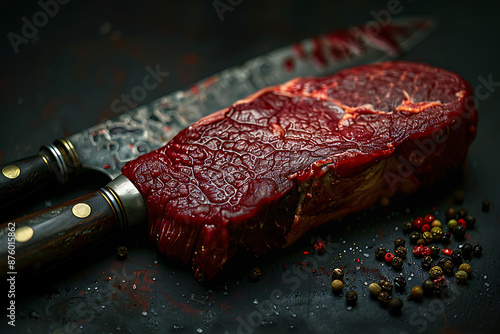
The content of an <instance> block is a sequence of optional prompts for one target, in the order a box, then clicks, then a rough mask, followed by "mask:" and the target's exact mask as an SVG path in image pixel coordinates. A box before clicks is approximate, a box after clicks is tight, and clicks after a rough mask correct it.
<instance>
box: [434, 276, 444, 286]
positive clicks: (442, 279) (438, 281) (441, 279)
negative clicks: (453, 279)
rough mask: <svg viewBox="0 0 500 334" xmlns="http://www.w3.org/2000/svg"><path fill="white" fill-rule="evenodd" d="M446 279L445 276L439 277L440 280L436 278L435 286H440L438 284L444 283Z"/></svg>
mask: <svg viewBox="0 0 500 334" xmlns="http://www.w3.org/2000/svg"><path fill="white" fill-rule="evenodd" d="M445 280H446V279H445V278H444V276H443V275H441V276H439V277H438V278H436V279H435V280H433V282H434V284H438V283H441V282H444V281H445Z"/></svg>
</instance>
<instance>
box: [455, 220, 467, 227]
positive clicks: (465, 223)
mask: <svg viewBox="0 0 500 334" xmlns="http://www.w3.org/2000/svg"><path fill="white" fill-rule="evenodd" d="M457 224H459V225H462V226H463V227H465V228H467V226H466V225H467V222H466V221H465V219H462V218H459V219H457Z"/></svg>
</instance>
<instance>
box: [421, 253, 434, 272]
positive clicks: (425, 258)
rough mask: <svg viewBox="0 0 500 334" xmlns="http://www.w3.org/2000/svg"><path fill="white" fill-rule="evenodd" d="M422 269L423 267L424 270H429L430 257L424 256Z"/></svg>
mask: <svg viewBox="0 0 500 334" xmlns="http://www.w3.org/2000/svg"><path fill="white" fill-rule="evenodd" d="M422 267H423V268H424V269H427V270H429V269H430V268H431V267H432V257H430V256H425V257H424V258H423V259H422Z"/></svg>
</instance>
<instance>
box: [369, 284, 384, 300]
mask: <svg viewBox="0 0 500 334" xmlns="http://www.w3.org/2000/svg"><path fill="white" fill-rule="evenodd" d="M368 291H369V292H370V295H372V296H373V297H377V296H378V295H379V294H380V292H382V287H381V286H380V285H378V284H377V283H372V284H370V285H369V286H368Z"/></svg>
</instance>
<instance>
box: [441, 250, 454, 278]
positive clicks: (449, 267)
mask: <svg viewBox="0 0 500 334" xmlns="http://www.w3.org/2000/svg"><path fill="white" fill-rule="evenodd" d="M452 255H453V254H452ZM454 267H455V265H454V264H453V261H451V260H446V261H444V263H443V267H442V268H443V272H444V273H445V274H446V275H451V274H453V268H454Z"/></svg>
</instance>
